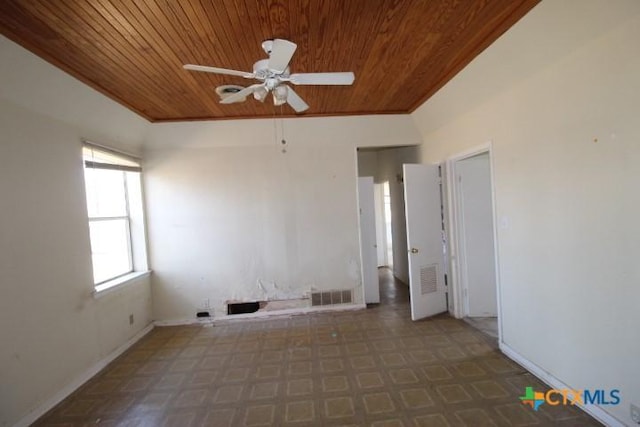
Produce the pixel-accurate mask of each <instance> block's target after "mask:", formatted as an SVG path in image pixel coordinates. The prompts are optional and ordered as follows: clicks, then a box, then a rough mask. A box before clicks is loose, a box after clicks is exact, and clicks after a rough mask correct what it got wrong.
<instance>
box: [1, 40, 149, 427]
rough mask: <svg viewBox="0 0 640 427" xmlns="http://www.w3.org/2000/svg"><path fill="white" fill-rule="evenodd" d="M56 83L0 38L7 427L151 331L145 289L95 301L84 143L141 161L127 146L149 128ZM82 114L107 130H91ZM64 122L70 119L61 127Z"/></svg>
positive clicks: (65, 82)
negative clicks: (115, 148)
mask: <svg viewBox="0 0 640 427" xmlns="http://www.w3.org/2000/svg"><path fill="white" fill-rule="evenodd" d="M22 65H28V68H25V69H21V68H20V67H21V66H22ZM61 74H62V73H61V72H60V71H58V70H56V69H54V68H53V67H52V66H50V65H49V64H47V63H45V62H43V61H41V60H39V59H37V58H36V57H34V56H33V55H31V54H30V53H28V52H26V51H25V50H23V49H21V48H19V47H18V46H16V45H15V44H13V43H11V42H9V41H8V40H6V39H4V38H2V37H0V80H1V81H2V85H0V129H2V131H1V132H0V271H1V272H2V275H1V276H0V342H1V343H2V345H1V346H0V378H1V380H0V425H2V426H8V425H13V424H14V423H16V422H18V421H19V420H21V419H23V417H25V416H26V415H27V414H28V413H29V412H30V411H32V410H34V409H35V408H37V407H38V405H40V404H41V403H43V402H44V401H46V400H48V399H50V398H52V397H53V396H54V395H55V394H56V393H58V392H59V391H60V390H61V389H63V388H64V387H65V386H67V385H68V384H70V383H73V382H74V381H76V380H78V379H79V378H80V377H81V376H82V374H84V373H85V372H86V371H87V370H89V369H90V368H91V367H92V366H94V365H95V364H96V363H97V362H98V361H100V360H101V359H103V358H104V357H105V356H107V355H108V354H109V353H111V352H113V351H114V350H115V349H117V348H118V347H119V346H121V345H122V344H123V343H125V342H126V341H127V340H129V339H130V338H131V337H132V336H134V335H135V334H136V333H137V332H139V331H140V330H142V329H143V328H144V327H145V326H147V325H148V324H149V322H150V321H151V301H150V289H149V281H148V279H140V280H138V281H137V282H135V283H132V284H131V285H129V286H127V287H126V288H123V289H121V290H118V291H115V292H113V293H111V294H109V295H105V296H103V297H102V298H100V299H94V298H93V296H92V295H91V292H92V290H93V277H92V271H91V254H90V246H89V230H88V224H87V220H86V218H87V208H86V201H85V195H84V180H83V176H82V174H83V172H82V156H81V141H80V138H81V137H88V138H92V139H95V140H96V142H98V141H102V139H101V137H105V136H108V138H106V139H108V140H109V141H111V140H118V141H121V142H122V144H121V145H122V146H126V147H128V148H129V149H130V151H135V150H136V149H137V147H136V146H134V145H131V143H132V142H133V141H137V142H138V144H139V143H140V142H141V139H139V138H138V136H139V131H140V128H141V127H144V123H145V122H144V121H143V120H142V119H139V118H137V119H136V118H135V117H131V113H129V112H128V111H127V110H124V109H123V108H122V107H119V106H117V105H115V104H114V103H113V102H112V101H109V100H107V99H106V98H104V97H103V96H102V95H99V94H98V93H97V92H95V91H93V90H91V89H89V88H87V87H86V86H84V85H83V84H81V83H80V82H77V81H75V80H73V79H72V78H70V77H68V76H65V75H63V74H62V75H61ZM43 82H49V84H50V85H51V86H52V87H51V88H48V89H47V88H46V87H43ZM59 84H60V85H62V87H60V86H57V85H59ZM45 86H46V85H45ZM36 88H41V89H43V90H44V91H45V93H44V94H40V93H39V92H38V90H36ZM63 89H64V92H63V93H55V94H52V95H51V97H49V95H50V94H49V93H48V92H49V91H53V92H57V91H58V90H63ZM18 90H20V91H22V95H20V96H19V94H18ZM40 95H42V97H40ZM17 97H20V99H17ZM18 101H19V102H18ZM76 102H78V104H75V103H76ZM75 107H79V108H80V110H82V109H85V108H86V109H90V110H91V114H95V115H96V116H100V120H101V121H102V122H103V124H102V125H100V126H98V127H94V126H93V123H92V121H91V120H90V119H88V118H86V117H85V116H84V114H89V113H87V112H86V111H79V110H76V109H75ZM116 107H117V108H116ZM45 110H46V111H47V114H45V113H44V111H45ZM120 110H123V111H124V113H122V112H120ZM113 111H118V113H116V114H112V112H113ZM61 112H64V114H62V116H65V117H59V118H56V116H58V115H60V114H61ZM123 118H124V119H123ZM74 123H75V124H74ZM110 127H112V128H113V129H114V131H113V132H109V129H108V128H110ZM127 130H128V131H129V133H128V132H127ZM124 134H127V135H128V138H127V139H126V140H124V139H121V138H120V136H121V135H124ZM130 314H133V315H134V317H135V323H134V325H132V326H130V325H129V315H130Z"/></svg>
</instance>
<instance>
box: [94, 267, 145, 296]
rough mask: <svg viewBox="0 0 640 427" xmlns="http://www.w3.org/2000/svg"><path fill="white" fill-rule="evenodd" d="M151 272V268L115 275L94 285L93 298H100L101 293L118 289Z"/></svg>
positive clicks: (104, 293)
mask: <svg viewBox="0 0 640 427" xmlns="http://www.w3.org/2000/svg"><path fill="white" fill-rule="evenodd" d="M150 274H151V270H147V271H134V272H133V273H129V274H125V275H124V276H120V277H116V278H115V279H113V280H109V281H108V282H104V283H101V284H99V285H98V286H96V287H95V290H94V291H93V297H94V298H100V297H101V296H103V295H106V294H109V293H111V292H113V291H115V290H117V289H120V288H122V287H124V286H126V285H128V284H130V283H132V282H134V281H135V280H137V279H140V278H142V277H147V276H149V275H150Z"/></svg>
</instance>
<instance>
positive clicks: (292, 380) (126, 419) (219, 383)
mask: <svg viewBox="0 0 640 427" xmlns="http://www.w3.org/2000/svg"><path fill="white" fill-rule="evenodd" d="M380 279H381V293H382V295H381V296H382V302H381V304H379V305H375V306H372V307H370V308H368V309H367V310H359V311H350V312H334V313H319V314H312V315H305V316H291V317H286V318H272V319H268V320H259V321H228V322H224V323H217V324H215V325H214V326H201V325H200V326H183V327H159V328H155V329H154V330H153V331H152V332H151V333H149V334H148V335H147V336H146V337H144V338H143V339H142V340H141V341H139V342H138V343H137V344H136V345H134V346H133V347H132V348H131V349H130V350H128V351H127V352H126V353H125V354H123V355H122V356H121V357H119V358H118V359H117V360H115V361H114V362H113V363H111V364H110V365H109V366H107V367H106V368H105V369H104V370H103V371H101V372H100V373H99V374H98V375H96V376H95V377H94V378H93V379H91V380H90V381H89V382H87V383H86V384H85V385H84V386H83V387H81V388H80V389H79V390H78V391H76V392H75V393H73V394H72V395H71V396H69V397H68V398H67V399H65V400H64V401H63V402H62V403H61V404H59V405H58V406H57V407H55V408H54V409H52V410H51V411H50V412H49V413H48V414H46V415H45V416H44V417H42V418H41V419H40V420H39V421H38V422H37V423H36V425H39V426H84V425H96V424H98V425H100V426H131V427H133V426H180V427H189V426H380V427H382V426H387V427H391V426H394V427H395V426H405V427H409V426H414V427H419V426H430V427H435V426H469V427H482V426H533V425H535V426H567V427H568V426H574V427H578V426H580V427H584V426H597V425H600V424H599V423H597V422H596V421H595V420H593V419H592V418H590V417H588V416H587V415H586V414H584V413H583V412H581V411H579V410H578V409H576V408H573V407H546V406H545V405H543V406H542V407H541V408H540V410H539V411H536V412H534V411H533V410H532V409H531V408H529V407H527V406H525V405H523V404H522V403H521V402H520V400H519V396H521V395H522V394H523V393H524V388H525V387H526V386H532V387H534V389H536V390H539V391H541V390H544V389H546V387H545V386H544V385H542V384H541V383H540V382H539V381H538V380H536V379H535V378H534V377H533V376H532V375H531V374H529V373H527V372H526V371H525V370H524V369H522V368H521V367H520V366H518V365H517V364H515V363H513V362H512V361H510V360H509V359H508V358H506V357H505V356H503V355H502V354H501V353H500V352H499V351H498V350H497V348H496V343H495V340H494V339H493V338H491V337H489V336H487V335H485V334H483V333H482V332H480V331H479V330H476V329H474V328H473V327H471V326H469V325H468V324H467V323H465V322H463V321H459V320H456V319H453V318H451V317H449V316H446V315H442V316H437V317H434V318H431V319H427V320H423V321H418V322H412V321H411V319H410V316H409V306H408V293H407V289H406V286H404V285H402V284H401V283H399V282H397V281H396V280H394V279H393V278H392V276H391V275H390V273H389V271H388V270H385V269H381V271H380Z"/></svg>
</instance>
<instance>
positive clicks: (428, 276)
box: [420, 264, 438, 295]
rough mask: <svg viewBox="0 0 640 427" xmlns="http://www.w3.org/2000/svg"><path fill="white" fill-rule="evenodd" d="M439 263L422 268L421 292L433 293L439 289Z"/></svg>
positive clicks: (423, 293)
mask: <svg viewBox="0 0 640 427" xmlns="http://www.w3.org/2000/svg"><path fill="white" fill-rule="evenodd" d="M437 267H438V265H437V264H432V265H428V266H426V267H422V268H421V269H420V293H421V294H422V295H425V294H431V293H433V292H436V291H437V290H438V270H437Z"/></svg>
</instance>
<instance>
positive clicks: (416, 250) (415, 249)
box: [411, 248, 419, 254]
mask: <svg viewBox="0 0 640 427" xmlns="http://www.w3.org/2000/svg"><path fill="white" fill-rule="evenodd" d="M418 252H419V251H418V249H417V248H411V253H412V254H417V253H418Z"/></svg>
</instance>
